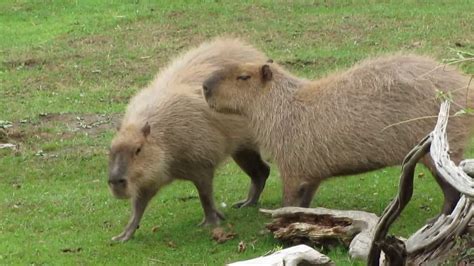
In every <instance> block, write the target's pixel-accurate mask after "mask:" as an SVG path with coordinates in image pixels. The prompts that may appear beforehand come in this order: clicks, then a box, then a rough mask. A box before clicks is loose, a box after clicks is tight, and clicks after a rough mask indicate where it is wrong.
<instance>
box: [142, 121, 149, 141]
mask: <svg viewBox="0 0 474 266" xmlns="http://www.w3.org/2000/svg"><path fill="white" fill-rule="evenodd" d="M150 131H151V128H150V124H148V122H146V124H145V125H144V126H143V127H142V133H143V136H145V138H146V137H147V136H148V135H150Z"/></svg>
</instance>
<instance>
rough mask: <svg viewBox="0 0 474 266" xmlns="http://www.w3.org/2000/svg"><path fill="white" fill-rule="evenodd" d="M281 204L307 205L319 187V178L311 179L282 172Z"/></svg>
mask: <svg viewBox="0 0 474 266" xmlns="http://www.w3.org/2000/svg"><path fill="white" fill-rule="evenodd" d="M282 180H283V206H295V207H305V208H307V207H309V205H310V204H311V201H312V200H313V196H314V193H315V192H316V190H317V189H318V187H319V184H320V181H319V179H315V180H311V181H310V182H308V181H307V179H302V178H298V177H290V176H289V175H285V174H282Z"/></svg>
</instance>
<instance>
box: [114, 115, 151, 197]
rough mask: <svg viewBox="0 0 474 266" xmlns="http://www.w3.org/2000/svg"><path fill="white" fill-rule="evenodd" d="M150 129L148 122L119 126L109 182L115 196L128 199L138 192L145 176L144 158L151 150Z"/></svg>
mask: <svg viewBox="0 0 474 266" xmlns="http://www.w3.org/2000/svg"><path fill="white" fill-rule="evenodd" d="M150 131H151V128H150V125H149V124H148V123H146V124H145V125H143V126H141V127H138V126H136V125H126V126H123V127H121V128H119V130H118V133H117V135H116V136H115V138H114V139H113V140H112V145H111V147H110V153H109V180H108V184H109V188H110V191H111V192H112V194H113V195H114V196H115V197H117V198H120V199H126V198H130V197H131V196H132V195H135V194H136V193H137V189H138V186H139V185H140V184H141V183H142V180H143V178H144V177H143V175H144V170H145V168H146V165H145V161H146V160H144V158H145V156H146V154H147V153H149V152H150V151H149V149H150V147H147V142H148V139H147V137H148V136H149V135H150ZM156 159H158V158H156Z"/></svg>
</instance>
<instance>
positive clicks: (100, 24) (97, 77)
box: [0, 0, 474, 265]
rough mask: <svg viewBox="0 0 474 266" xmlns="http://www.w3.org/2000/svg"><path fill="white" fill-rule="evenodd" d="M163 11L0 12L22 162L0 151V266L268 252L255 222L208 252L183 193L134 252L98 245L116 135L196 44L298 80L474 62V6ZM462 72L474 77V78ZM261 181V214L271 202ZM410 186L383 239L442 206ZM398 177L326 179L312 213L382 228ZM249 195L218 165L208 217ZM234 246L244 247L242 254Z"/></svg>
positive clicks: (237, 215) (176, 188) (190, 192)
mask: <svg viewBox="0 0 474 266" xmlns="http://www.w3.org/2000/svg"><path fill="white" fill-rule="evenodd" d="M168 2H170V1H154V3H148V2H147V1H91V0H84V1H82V0H81V1H26V0H25V1H2V2H1V3H0V120H7V121H11V122H12V123H13V127H12V128H9V129H7V132H8V133H9V134H10V138H11V141H13V142H15V143H19V144H20V150H19V151H18V152H13V151H10V150H0V169H1V170H0V264H56V265H61V264H87V265H89V264H178V263H180V264H208V265H213V264H223V263H226V262H232V261H237V260H242V259H248V258H252V257H256V256H260V255H263V254H265V253H266V252H268V251H269V250H272V249H274V248H277V247H279V246H280V243H278V242H277V241H276V240H274V239H273V237H272V236H270V235H268V234H263V235H262V234H261V233H260V231H261V230H262V229H263V227H264V224H265V223H266V222H268V221H269V219H268V218H267V217H264V216H262V215H261V214H259V213H258V209H257V208H247V209H243V210H236V209H232V208H229V207H226V208H221V209H222V210H223V212H224V213H225V215H226V217H227V220H226V223H225V224H224V225H225V226H227V224H231V225H232V226H233V230H234V231H235V232H236V233H238V236H237V237H236V238H235V239H233V240H231V241H228V242H226V243H224V244H216V243H215V242H213V241H212V240H211V239H210V232H209V230H208V229H203V228H198V227H196V224H198V223H199V221H200V220H201V218H202V210H201V207H200V204H199V200H198V199H197V198H196V197H197V192H196V191H195V189H194V187H193V186H192V185H191V184H190V183H186V182H175V183H173V184H171V185H170V186H168V187H166V188H165V189H164V190H163V191H161V192H160V193H159V195H158V196H157V197H155V199H154V200H153V202H152V203H151V205H150V207H149V209H148V212H147V213H146V214H145V217H144V219H143V222H142V224H141V228H140V229H139V230H138V231H137V233H136V235H135V237H134V238H133V239H132V240H131V241H129V242H127V243H124V244H115V243H112V242H110V240H109V239H110V238H111V237H112V236H113V235H116V234H118V233H119V232H120V231H121V230H122V229H123V226H124V225H125V224H126V222H127V220H128V215H129V206H128V202H126V201H118V200H115V199H113V198H112V197H111V196H110V195H109V193H108V190H107V187H106V176H107V147H108V145H109V142H110V140H111V138H112V136H113V133H114V131H113V127H114V125H113V124H114V123H113V121H115V120H116V119H117V117H119V116H120V114H121V113H123V111H124V108H125V106H126V104H127V102H128V99H129V97H130V96H131V95H133V94H134V93H135V92H136V91H137V90H138V89H139V88H141V87H143V86H144V85H146V84H147V83H148V82H149V81H150V80H151V79H152V78H153V76H154V75H155V74H156V73H157V71H158V70H159V68H160V67H162V66H164V65H166V63H167V62H168V60H169V59H170V58H172V57H174V56H175V55H176V54H178V53H180V52H182V51H185V50H186V49H188V48H189V47H190V46H193V45H197V44H199V43H200V42H201V41H204V40H207V39H209V38H211V37H213V36H217V35H222V34H224V35H231V36H240V37H242V38H245V39H247V40H248V41H250V42H252V43H253V44H254V45H256V46H257V47H259V48H260V49H262V50H264V51H265V52H266V53H267V54H268V55H269V56H271V57H272V58H273V59H275V60H277V61H278V62H281V63H283V64H284V65H286V66H287V67H288V68H289V69H290V70H291V71H294V72H295V73H297V74H299V75H301V76H305V77H308V78H313V77H319V76H321V75H323V74H325V73H328V72H331V71H335V70H336V69H340V68H344V67H348V66H350V65H351V64H353V63H354V62H356V61H358V60H360V59H363V58H366V57H368V56H373V55H377V54H380V53H385V52H395V51H400V50H403V51H408V52H415V53H424V54H430V55H433V56H434V57H436V58H438V59H440V60H442V59H450V58H457V55H456V52H455V51H454V50H463V51H468V52H471V53H472V52H473V51H474V43H473V41H474V26H473V24H472V21H474V14H473V13H472V12H469V10H472V4H473V3H472V1H436V2H435V1H433V2H434V3H428V2H426V3H424V2H421V1H406V2H404V3H399V2H396V1H386V2H384V3H375V2H377V1H295V3H291V4H290V3H286V2H285V1H278V3H273V2H271V1H259V2H257V3H254V2H253V1H243V2H237V1H203V2H201V3H197V2H190V1H173V2H172V3H168ZM453 49H454V50H453ZM460 67H461V68H462V69H463V70H464V71H465V72H467V73H471V74H472V73H473V72H474V66H473V64H463V65H461V66H460ZM45 114H55V115H48V116H45ZM97 115H103V116H102V117H105V118H110V121H112V122H108V121H109V120H107V123H106V124H104V125H98V126H94V127H93V128H91V129H88V128H83V126H84V124H90V123H93V122H96V121H98V120H100V119H101V118H98V117H99V116H97ZM77 117H79V119H78V118H77ZM81 119H83V120H81ZM22 120H26V121H23V123H21V122H20V121H22ZM469 147H470V149H468V151H467V154H466V156H467V157H472V156H473V155H474V142H472V143H471V145H470V146H469ZM40 151H42V152H40ZM272 170H273V171H272V176H271V178H270V179H269V181H268V184H267V187H266V189H265V191H264V193H263V195H262V198H261V205H260V206H261V207H264V208H277V207H279V206H280V202H281V184H280V180H279V178H278V173H277V172H276V170H275V167H273V168H272ZM417 172H424V173H425V176H424V177H423V178H417V179H416V190H415V195H414V198H413V201H412V203H411V204H410V205H409V206H408V208H407V209H406V211H405V212H404V214H403V216H402V218H401V219H400V220H399V221H398V222H397V223H396V225H395V227H394V228H393V233H395V234H397V235H402V236H408V235H409V234H410V233H412V232H414V231H415V230H416V229H417V228H419V227H420V226H421V225H422V224H423V223H424V222H425V220H426V219H427V218H429V217H432V216H434V215H436V214H437V212H438V210H439V206H440V205H441V202H442V198H441V195H440V191H439V189H438V188H437V186H436V184H435V182H434V181H433V179H432V178H431V176H430V175H429V174H428V172H427V171H426V170H425V169H424V168H422V167H420V168H419V169H418V170H417ZM398 175H399V168H398V167H393V168H388V169H384V170H381V171H376V172H370V173H366V174H363V175H359V176H352V177H344V178H334V179H331V180H329V181H327V182H325V183H324V184H323V185H322V186H321V188H320V190H319V191H318V193H317V196H316V198H315V200H314V201H313V206H324V207H329V208H337V209H361V210H367V211H371V212H375V213H377V214H380V213H381V212H382V211H383V209H384V207H385V206H386V205H387V204H388V202H389V201H390V199H391V198H392V197H393V195H394V194H395V192H396V190H397V183H398ZM248 182H249V179H248V178H247V177H246V176H245V175H244V174H243V173H242V172H241V171H240V170H239V169H238V168H237V167H236V166H235V164H234V163H228V164H225V165H224V166H222V167H221V168H220V170H219V172H218V175H217V177H216V182H215V188H216V189H215V190H216V192H215V197H216V200H217V202H218V203H219V204H221V203H222V202H225V203H226V204H227V206H230V205H231V204H232V203H233V202H235V201H237V200H239V199H241V198H242V197H243V196H244V195H246V190H247V185H248ZM190 196H192V197H191V198H190V199H189V200H184V199H186V198H188V197H190ZM154 227H156V228H157V230H155V232H152V228H154ZM239 241H245V242H246V243H251V242H252V243H253V242H254V241H255V242H254V244H253V247H252V245H250V244H248V247H247V250H246V251H245V252H244V253H238V252H237V245H238V243H239ZM65 249H70V250H72V251H73V252H64V251H63V250H65ZM324 252H328V254H329V256H331V258H333V259H334V260H335V261H336V263H337V264H338V265H351V264H357V265H358V264H361V262H358V261H351V260H350V259H349V258H348V256H347V252H346V250H344V249H342V248H338V249H334V250H329V251H327V250H324Z"/></svg>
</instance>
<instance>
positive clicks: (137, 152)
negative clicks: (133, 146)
mask: <svg viewBox="0 0 474 266" xmlns="http://www.w3.org/2000/svg"><path fill="white" fill-rule="evenodd" d="M141 151H142V148H141V147H140V148H138V149H137V150H136V151H135V155H138V154H139V153H140V152H141Z"/></svg>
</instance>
